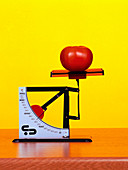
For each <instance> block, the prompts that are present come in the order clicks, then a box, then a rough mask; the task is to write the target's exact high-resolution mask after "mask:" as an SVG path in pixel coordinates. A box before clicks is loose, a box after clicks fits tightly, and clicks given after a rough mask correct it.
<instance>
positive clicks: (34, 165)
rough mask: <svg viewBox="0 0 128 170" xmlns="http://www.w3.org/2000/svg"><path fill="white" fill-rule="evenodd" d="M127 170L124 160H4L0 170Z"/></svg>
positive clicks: (126, 160) (0, 160) (0, 163)
mask: <svg viewBox="0 0 128 170" xmlns="http://www.w3.org/2000/svg"><path fill="white" fill-rule="evenodd" d="M14 169H16V170H23V169H27V170H40V169H43V170H48V169H49V170H50V169H52V170H83V169H85V170H127V169H128V159H126V158H33V159H32V158H27V159H25V158H6V159H0V170H14Z"/></svg>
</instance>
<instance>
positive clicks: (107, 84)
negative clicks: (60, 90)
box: [0, 0, 128, 128]
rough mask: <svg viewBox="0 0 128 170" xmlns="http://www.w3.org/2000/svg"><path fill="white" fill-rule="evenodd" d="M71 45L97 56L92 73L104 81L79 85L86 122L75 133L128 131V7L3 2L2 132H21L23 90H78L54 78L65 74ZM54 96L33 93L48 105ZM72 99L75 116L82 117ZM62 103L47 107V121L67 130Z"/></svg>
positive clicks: (94, 0)
mask: <svg viewBox="0 0 128 170" xmlns="http://www.w3.org/2000/svg"><path fill="white" fill-rule="evenodd" d="M69 45H83V46H86V47H88V48H90V49H91V50H92V52H93V57H94V59H93V63H92V65H91V67H90V68H103V69H104V70H105V75H104V76H93V77H88V78H87V79H86V80H81V81H80V90H81V91H80V95H81V96H80V101H81V105H80V108H81V120H80V121H73V120H71V121H70V126H71V127H72V128H76V127H78V128H83V127H85V128H86V127H87V128H106V127H109V128H113V127H115V128H116V127H117V128H118V127H119V128H120V127H122V128H123V127H128V79H127V78H128V77H127V75H128V71H127V70H128V1H127V0H108V1H101V0H47V1H46V0H45V1H44V0H43V1H42V0H36V1H34V0H5V1H0V73H1V74H0V80H1V82H0V128H18V116H19V113H18V87H22V86H73V87H76V82H75V80H69V79H68V78H50V71H52V70H55V69H63V67H62V65H61V63H60V59H59V55H60V52H61V50H62V49H63V48H64V47H66V46H69ZM54 94H55V93H47V94H46V93H45V94H44V95H43V93H41V94H39V93H38V94H36V93H34V94H33V93H29V95H28V97H29V100H30V103H31V104H36V103H38V104H40V105H41V104H43V103H44V102H45V101H47V100H48V99H49V98H50V97H51V96H53V95H54ZM76 97H77V96H76V95H75V94H71V97H70V99H71V105H70V112H71V113H70V114H71V115H75V114H76V113H77V110H76V109H77V107H76V104H77V102H76ZM62 106H63V97H61V98H60V99H58V101H56V102H55V103H53V104H52V105H50V106H49V107H48V111H47V112H46V113H45V121H46V122H47V123H50V124H52V125H55V126H58V127H61V126H62V114H63V109H62Z"/></svg>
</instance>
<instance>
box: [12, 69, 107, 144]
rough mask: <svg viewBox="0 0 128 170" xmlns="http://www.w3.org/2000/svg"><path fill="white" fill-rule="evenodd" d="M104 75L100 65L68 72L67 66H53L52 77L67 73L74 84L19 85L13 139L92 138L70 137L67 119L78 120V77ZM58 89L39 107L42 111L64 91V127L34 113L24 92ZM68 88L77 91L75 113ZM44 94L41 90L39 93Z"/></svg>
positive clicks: (87, 139) (59, 139)
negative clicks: (46, 120)
mask: <svg viewBox="0 0 128 170" xmlns="http://www.w3.org/2000/svg"><path fill="white" fill-rule="evenodd" d="M98 75H104V70H103V69H87V70H85V71H81V72H70V71H68V70H53V71H52V72H51V77H68V78H69V79H76V81H77V85H78V87H77V88H74V87H67V86H64V87H20V88H19V139H14V140H13V142H15V143H17V142H92V139H91V138H71V137H70V128H69V120H70V119H73V120H80V111H79V91H80V89H79V79H86V78H87V76H98ZM55 91H56V92H57V94H56V95H55V96H54V97H52V98H51V99H50V100H49V101H47V102H46V103H45V104H44V105H43V106H41V108H42V109H43V111H44V112H45V111H46V110H47V107H48V106H49V105H50V104H51V103H52V102H53V101H55V100H57V99H58V98H59V97H60V96H61V95H62V94H64V112H63V128H57V127H54V126H51V125H49V124H47V123H46V122H44V121H43V119H42V114H44V112H43V113H41V114H40V115H37V114H36V113H35V112H34V111H33V109H32V106H30V104H29V101H28V97H27V93H29V92H33V93H35V92H40V93H42V92H55ZM70 92H75V93H78V116H73V115H70V114H69V95H70ZM42 96H43V93H42Z"/></svg>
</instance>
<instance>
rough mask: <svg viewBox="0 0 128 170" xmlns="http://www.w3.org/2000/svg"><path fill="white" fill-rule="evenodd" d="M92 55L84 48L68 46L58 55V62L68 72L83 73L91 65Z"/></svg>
mask: <svg viewBox="0 0 128 170" xmlns="http://www.w3.org/2000/svg"><path fill="white" fill-rule="evenodd" d="M92 60H93V54H92V52H91V50H90V49H89V48H87V47H84V46H69V47H66V48H64V49H63V50H62V51H61V54H60V61H61V63H62V65H63V67H64V68H66V69H67V70H69V71H84V70H86V69H87V68H88V67H89V66H90V65H91V63H92Z"/></svg>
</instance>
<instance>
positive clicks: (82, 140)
mask: <svg viewBox="0 0 128 170" xmlns="http://www.w3.org/2000/svg"><path fill="white" fill-rule="evenodd" d="M12 142H14V143H19V142H92V140H91V139H90V138H67V139H66V138H65V139H14V140H13V141H12Z"/></svg>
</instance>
